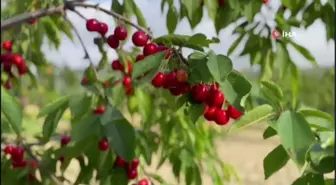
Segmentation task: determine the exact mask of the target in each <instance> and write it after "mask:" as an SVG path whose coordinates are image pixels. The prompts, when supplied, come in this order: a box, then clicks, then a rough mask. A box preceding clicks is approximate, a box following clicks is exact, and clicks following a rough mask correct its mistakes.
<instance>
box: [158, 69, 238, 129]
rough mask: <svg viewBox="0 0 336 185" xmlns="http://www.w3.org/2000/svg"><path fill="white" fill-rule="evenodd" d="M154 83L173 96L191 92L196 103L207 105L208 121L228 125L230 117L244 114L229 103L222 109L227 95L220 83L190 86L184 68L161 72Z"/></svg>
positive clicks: (206, 116)
mask: <svg viewBox="0 0 336 185" xmlns="http://www.w3.org/2000/svg"><path fill="white" fill-rule="evenodd" d="M152 85H153V86H154V87H156V88H164V89H168V90H169V91H170V93H171V94H172V95H173V96H180V95H183V94H186V93H188V92H190V94H191V98H192V100H193V101H194V102H195V103H203V104H205V105H206V109H205V111H204V118H205V119H206V120H208V121H215V122H216V124H218V125H226V124H227V123H228V122H229V120H230V118H232V119H239V118H240V117H241V115H242V113H241V112H240V111H238V110H237V109H235V108H234V107H233V106H232V105H229V106H228V107H227V110H224V109H222V107H223V104H224V102H225V96H224V94H223V93H222V92H221V91H220V90H219V84H218V83H214V84H211V85H206V84H203V83H198V84H195V85H193V86H190V84H189V83H188V73H187V72H186V71H184V70H181V69H180V70H176V69H175V70H173V71H172V72H169V73H165V74H164V73H162V72H159V73H157V74H156V76H155V77H154V78H153V80H152Z"/></svg>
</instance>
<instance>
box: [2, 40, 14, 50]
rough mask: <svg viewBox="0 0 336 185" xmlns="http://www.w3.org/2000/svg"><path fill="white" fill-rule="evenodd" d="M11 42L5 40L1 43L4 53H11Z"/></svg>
mask: <svg viewBox="0 0 336 185" xmlns="http://www.w3.org/2000/svg"><path fill="white" fill-rule="evenodd" d="M12 46H13V45H12V41H10V40H6V41H4V42H3V43H2V48H3V49H4V50H6V51H12Z"/></svg>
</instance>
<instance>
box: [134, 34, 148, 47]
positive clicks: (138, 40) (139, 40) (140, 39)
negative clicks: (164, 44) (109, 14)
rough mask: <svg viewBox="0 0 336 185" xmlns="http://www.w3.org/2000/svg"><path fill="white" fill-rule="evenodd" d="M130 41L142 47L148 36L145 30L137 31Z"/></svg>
mask: <svg viewBox="0 0 336 185" xmlns="http://www.w3.org/2000/svg"><path fill="white" fill-rule="evenodd" d="M132 42H133V44H134V45H135V46H138V47H142V46H144V45H146V44H147V42H148V37H147V35H146V33H145V32H143V31H137V32H135V33H134V34H133V36H132Z"/></svg>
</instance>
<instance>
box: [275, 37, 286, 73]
mask: <svg viewBox="0 0 336 185" xmlns="http://www.w3.org/2000/svg"><path fill="white" fill-rule="evenodd" d="M275 60H276V61H275V63H276V64H279V66H280V72H279V73H280V78H282V77H283V76H284V75H285V73H286V72H287V69H288V66H289V65H288V62H289V53H288V51H287V48H286V47H285V46H284V44H283V43H280V42H277V51H276V54H275Z"/></svg>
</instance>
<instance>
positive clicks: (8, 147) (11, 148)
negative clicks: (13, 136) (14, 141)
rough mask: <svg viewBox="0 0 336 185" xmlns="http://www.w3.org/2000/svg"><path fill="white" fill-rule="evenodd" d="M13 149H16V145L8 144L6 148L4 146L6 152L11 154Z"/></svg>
mask: <svg viewBox="0 0 336 185" xmlns="http://www.w3.org/2000/svg"><path fill="white" fill-rule="evenodd" d="M13 150H14V146H11V145H7V146H6V147H5V148H4V150H3V151H4V153H5V154H9V155H11V154H12V153H13Z"/></svg>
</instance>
